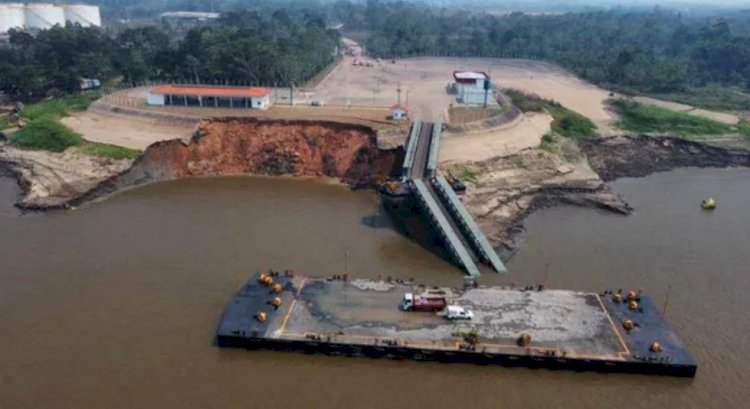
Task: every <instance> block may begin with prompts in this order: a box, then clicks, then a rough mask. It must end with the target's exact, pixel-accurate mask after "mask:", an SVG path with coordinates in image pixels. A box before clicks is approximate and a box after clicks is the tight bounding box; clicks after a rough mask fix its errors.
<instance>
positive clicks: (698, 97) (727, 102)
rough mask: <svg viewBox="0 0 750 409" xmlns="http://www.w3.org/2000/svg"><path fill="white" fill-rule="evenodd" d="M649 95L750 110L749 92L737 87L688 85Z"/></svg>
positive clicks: (718, 106) (688, 102)
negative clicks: (677, 89)
mask: <svg viewBox="0 0 750 409" xmlns="http://www.w3.org/2000/svg"><path fill="white" fill-rule="evenodd" d="M651 96H653V97H656V98H660V99H666V100H670V101H675V102H680V103H683V104H688V105H692V106H696V107H701V108H705V109H713V110H718V111H750V94H749V93H746V92H743V90H742V89H741V88H739V87H718V86H708V87H700V88H694V87H690V88H687V89H686V90H684V91H682V92H677V93H670V94H654V95H651Z"/></svg>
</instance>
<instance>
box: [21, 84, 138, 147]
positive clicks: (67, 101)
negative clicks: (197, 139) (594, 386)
mask: <svg viewBox="0 0 750 409" xmlns="http://www.w3.org/2000/svg"><path fill="white" fill-rule="evenodd" d="M97 97H98V94H97V93H93V92H90V93H83V94H78V95H69V96H65V97H61V98H56V99H51V100H46V101H42V102H37V103H34V104H28V105H26V106H24V108H23V109H22V110H21V112H20V115H21V116H22V117H23V118H24V119H26V120H27V121H28V123H27V125H26V126H25V127H24V128H23V129H21V130H19V131H18V132H16V133H15V134H14V135H13V136H12V138H11V144H13V145H15V146H17V147H19V148H24V149H39V150H46V151H51V152H62V151H64V150H66V149H68V148H70V147H73V146H77V147H80V150H81V152H82V153H85V154H87V155H92V156H101V157H107V158H112V159H135V158H136V157H138V155H140V151H137V150H133V149H128V148H123V147H121V146H115V145H109V144H103V143H94V142H89V141H86V140H84V139H83V138H82V137H81V135H78V134H77V133H75V132H73V131H71V130H70V129H68V127H66V126H65V125H63V124H62V123H60V119H61V118H63V117H65V116H68V115H69V114H70V113H72V112H75V111H83V110H85V109H86V108H88V106H89V105H90V104H91V102H92V101H94V100H95V99H96V98H97Z"/></svg>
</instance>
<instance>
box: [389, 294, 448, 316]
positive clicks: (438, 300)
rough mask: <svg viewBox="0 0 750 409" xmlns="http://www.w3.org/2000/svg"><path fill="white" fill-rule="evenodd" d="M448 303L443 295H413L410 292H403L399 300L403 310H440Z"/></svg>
mask: <svg viewBox="0 0 750 409" xmlns="http://www.w3.org/2000/svg"><path fill="white" fill-rule="evenodd" d="M447 305H448V302H447V301H446V300H445V297H425V296H419V295H414V294H412V293H406V294H404V299H403V300H401V305H400V307H401V309H402V310H403V311H432V312H435V311H442V310H443V309H445V307H446V306H447Z"/></svg>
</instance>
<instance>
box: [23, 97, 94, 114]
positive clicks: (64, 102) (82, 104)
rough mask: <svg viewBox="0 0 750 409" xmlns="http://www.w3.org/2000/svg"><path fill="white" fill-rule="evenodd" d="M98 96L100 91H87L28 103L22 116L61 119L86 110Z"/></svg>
mask: <svg viewBox="0 0 750 409" xmlns="http://www.w3.org/2000/svg"><path fill="white" fill-rule="evenodd" d="M97 98H99V94H98V93H96V92H87V93H83V94H73V95H67V96H64V97H60V98H55V99H50V100H47V101H41V102H37V103H34V104H28V105H25V106H24V107H23V109H22V110H21V116H22V117H24V118H26V119H28V120H31V121H33V120H35V119H39V118H42V117H51V118H57V119H59V118H63V117H66V116H68V115H70V113H71V112H77V111H85V110H86V109H87V108H88V107H89V105H91V103H92V102H94V101H95V100H96V99H97Z"/></svg>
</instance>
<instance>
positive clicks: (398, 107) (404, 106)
mask: <svg viewBox="0 0 750 409" xmlns="http://www.w3.org/2000/svg"><path fill="white" fill-rule="evenodd" d="M391 109H400V110H402V111H408V110H409V108H408V107H407V106H406V105H404V104H393V105H391Z"/></svg>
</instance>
